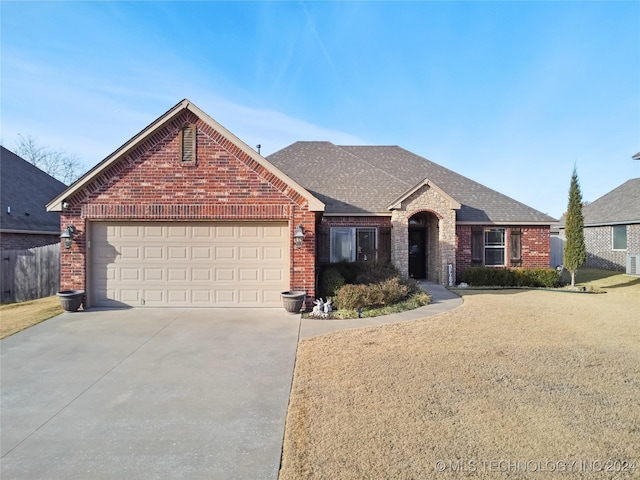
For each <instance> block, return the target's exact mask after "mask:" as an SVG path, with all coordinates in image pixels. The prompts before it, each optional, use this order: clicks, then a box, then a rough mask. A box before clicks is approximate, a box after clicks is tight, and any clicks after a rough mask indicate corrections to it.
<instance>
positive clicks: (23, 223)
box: [0, 146, 67, 250]
mask: <svg viewBox="0 0 640 480" xmlns="http://www.w3.org/2000/svg"><path fill="white" fill-rule="evenodd" d="M66 187H67V186H66V185H65V184H64V183H62V182H60V181H58V180H56V179H55V178H53V177H52V176H50V175H49V174H47V173H45V172H43V171H42V170H40V169H39V168H38V167H36V166H34V165H32V164H31V163H29V162H27V161H26V160H24V159H22V158H20V157H19V156H18V155H16V154H15V153H13V152H11V151H10V150H7V149H6V148H4V147H2V146H0V205H1V209H2V210H1V211H0V215H1V216H0V249H1V250H26V249H29V248H33V247H41V246H43V245H49V244H52V243H58V242H59V241H60V214H59V213H57V212H47V210H46V209H45V205H46V204H47V202H49V201H50V200H51V198H53V197H54V196H55V195H58V194H59V193H60V192H62V191H63V190H64V189H65V188H66Z"/></svg>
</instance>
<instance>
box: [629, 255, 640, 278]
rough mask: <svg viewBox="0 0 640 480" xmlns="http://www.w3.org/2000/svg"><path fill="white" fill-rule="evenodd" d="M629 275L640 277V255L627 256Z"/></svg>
mask: <svg viewBox="0 0 640 480" xmlns="http://www.w3.org/2000/svg"><path fill="white" fill-rule="evenodd" d="M626 274H627V275H640V255H627V271H626Z"/></svg>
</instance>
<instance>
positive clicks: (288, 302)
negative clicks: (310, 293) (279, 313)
mask: <svg viewBox="0 0 640 480" xmlns="http://www.w3.org/2000/svg"><path fill="white" fill-rule="evenodd" d="M280 296H281V297H282V305H283V306H284V309H285V310H286V311H287V312H289V313H300V310H302V306H303V305H304V300H305V298H306V297H307V292H303V291H299V290H292V291H290V292H282V293H281V294H280Z"/></svg>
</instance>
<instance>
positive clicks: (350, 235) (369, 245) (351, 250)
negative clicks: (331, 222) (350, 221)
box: [331, 227, 376, 263]
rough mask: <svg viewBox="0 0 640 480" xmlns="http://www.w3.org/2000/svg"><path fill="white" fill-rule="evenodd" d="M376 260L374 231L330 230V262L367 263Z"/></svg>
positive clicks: (354, 228) (337, 228)
mask: <svg viewBox="0 0 640 480" xmlns="http://www.w3.org/2000/svg"><path fill="white" fill-rule="evenodd" d="M375 259H376V229H375V228H356V227H332V228H331V262H332V263H336V262H342V261H347V262H355V261H358V262H368V261H371V260H375Z"/></svg>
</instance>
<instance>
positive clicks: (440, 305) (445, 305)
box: [300, 282, 462, 338]
mask: <svg viewBox="0 0 640 480" xmlns="http://www.w3.org/2000/svg"><path fill="white" fill-rule="evenodd" d="M419 285H420V288H422V289H423V290H425V291H426V292H428V293H429V295H431V303H430V304H429V305H425V306H424V307H420V308H416V309H415V310H408V311H406V312H402V313H394V314H392V315H383V316H380V317H372V318H354V319H349V320H322V319H312V318H302V319H301V320H300V338H307V337H313V336H315V335H323V334H325V333H330V332H335V331H337V330H346V329H349V328H361V327H369V326H371V325H384V324H387V323H398V322H407V321H410V320H418V319H420V318H425V317H430V316H433V315H438V314H439V313H444V312H448V311H449V310H453V309H454V308H456V307H459V306H460V305H462V299H461V298H460V297H459V296H458V295H456V294H455V293H451V292H450V291H449V290H447V289H446V288H445V287H443V286H442V285H438V284H436V283H428V282H420V283H419Z"/></svg>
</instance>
